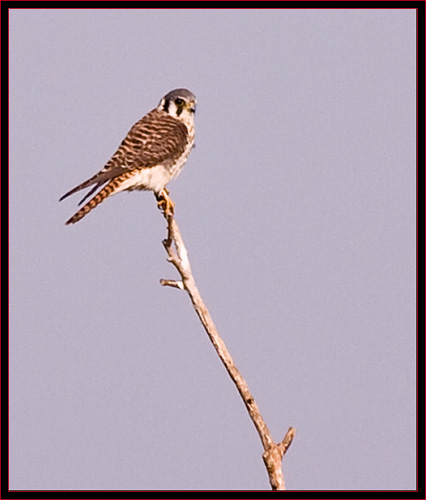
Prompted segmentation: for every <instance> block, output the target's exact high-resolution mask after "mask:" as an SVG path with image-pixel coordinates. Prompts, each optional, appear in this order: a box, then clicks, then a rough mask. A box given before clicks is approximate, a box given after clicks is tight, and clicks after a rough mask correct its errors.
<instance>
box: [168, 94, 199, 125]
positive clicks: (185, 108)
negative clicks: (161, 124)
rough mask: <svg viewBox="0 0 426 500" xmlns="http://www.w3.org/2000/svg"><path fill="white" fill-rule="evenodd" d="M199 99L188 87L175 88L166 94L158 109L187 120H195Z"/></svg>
mask: <svg viewBox="0 0 426 500" xmlns="http://www.w3.org/2000/svg"><path fill="white" fill-rule="evenodd" d="M196 104H197V99H196V97H195V95H194V94H193V93H192V92H190V91H189V90H186V89H175V90H172V91H171V92H169V93H168V94H166V95H165V96H164V97H163V98H162V99H161V101H160V103H159V105H158V109H159V110H161V111H165V112H166V113H168V114H169V115H171V116H173V117H174V118H177V119H179V120H182V121H185V122H192V121H193V120H194V114H195V107H196Z"/></svg>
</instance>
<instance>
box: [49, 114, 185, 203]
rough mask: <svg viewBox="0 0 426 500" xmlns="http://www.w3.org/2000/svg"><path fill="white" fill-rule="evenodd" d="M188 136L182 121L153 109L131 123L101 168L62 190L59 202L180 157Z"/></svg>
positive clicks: (92, 191)
mask: <svg viewBox="0 0 426 500" xmlns="http://www.w3.org/2000/svg"><path fill="white" fill-rule="evenodd" d="M187 136H188V129H187V128H186V126H185V125H184V124H183V123H182V122H180V121H179V120H177V119H176V118H173V117H171V116H169V115H168V114H167V113H165V112H164V111H159V110H157V109H154V110H152V111H151V112H149V113H148V114H147V115H145V116H144V117H143V118H142V119H141V120H139V121H138V122H136V123H135V124H134V125H133V127H132V128H131V129H130V131H129V133H128V134H127V135H126V137H125V138H124V139H123V141H122V143H121V144H120V146H119V147H118V149H117V151H116V152H115V153H114V155H113V156H112V157H111V159H110V160H109V161H108V162H107V163H106V165H105V166H104V168H103V169H102V170H100V171H99V172H98V173H97V174H95V175H94V176H93V177H91V178H90V179H88V180H87V181H85V182H83V183H81V184H79V185H78V186H76V187H75V188H73V189H71V191H68V192H67V193H65V194H64V195H63V196H62V197H61V198H60V199H59V201H62V200H63V199H65V198H67V197H68V196H70V195H72V194H74V193H76V192H77V191H80V190H81V189H84V188H86V187H89V186H91V185H93V184H96V186H95V187H94V188H93V189H92V190H91V191H90V193H89V194H88V195H87V196H89V195H90V194H92V193H94V192H95V191H96V189H97V188H98V187H100V186H102V185H103V184H105V182H107V181H109V180H111V179H113V178H114V177H117V176H118V175H121V174H123V173H124V172H128V171H129V170H133V169H135V168H142V167H143V168H150V167H154V166H155V165H158V164H161V163H165V162H167V161H168V160H172V159H173V158H175V157H179V156H180V155H181V154H183V152H184V150H185V147H186V144H187ZM87 196H86V197H87ZM86 197H84V198H83V200H81V202H80V203H82V202H83V201H84V200H85V199H86Z"/></svg>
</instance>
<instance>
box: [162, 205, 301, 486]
mask: <svg viewBox="0 0 426 500" xmlns="http://www.w3.org/2000/svg"><path fill="white" fill-rule="evenodd" d="M163 215H164V218H165V219H166V221H167V229H168V234H167V239H166V240H164V241H163V245H164V248H165V249H166V252H167V255H168V259H167V260H168V261H169V262H170V263H171V264H173V265H174V266H175V268H176V269H177V271H178V273H179V274H180V276H181V278H182V280H181V281H175V280H164V279H163V280H161V281H160V283H161V285H163V286H171V287H174V288H179V289H180V290H185V291H186V292H187V293H188V295H189V297H190V299H191V302H192V305H193V306H194V309H195V312H196V313H197V315H198V317H199V318H200V321H201V323H202V325H203V327H204V329H205V330H206V332H207V335H208V336H209V338H210V340H211V342H212V344H213V346H214V348H215V349H216V352H217V354H218V355H219V358H220V360H221V361H222V363H223V364H224V366H225V368H226V371H227V372H228V373H229V375H230V377H231V379H232V381H233V382H234V384H235V386H236V387H237V390H238V392H239V393H240V395H241V397H242V399H243V401H244V404H245V406H246V408H247V411H248V412H249V415H250V418H251V420H252V421H253V424H254V426H255V427H256V430H257V432H258V434H259V437H260V440H261V442H262V446H263V449H264V450H265V451H264V453H263V455H262V457H263V461H264V463H265V466H266V469H267V471H268V476H269V482H270V484H271V487H272V489H273V490H285V482H284V477H283V473H282V466H281V462H282V459H283V456H284V454H285V453H286V451H287V450H288V448H289V446H290V445H291V443H292V441H293V438H294V435H295V433H296V430H295V429H294V428H293V427H290V428H289V429H288V431H287V433H286V435H285V437H284V439H283V440H282V441H281V442H280V443H278V444H276V443H275V442H274V440H273V439H272V436H271V433H270V431H269V429H268V427H267V425H266V423H265V421H264V420H263V417H262V415H261V414H260V411H259V407H258V406H257V404H256V402H255V400H254V397H253V395H252V394H251V392H250V390H249V387H248V385H247V382H246V381H245V380H244V378H243V376H242V375H241V373H240V372H239V371H238V369H237V367H236V366H235V363H234V360H233V359H232V356H231V354H230V353H229V351H228V349H227V347H226V345H225V343H224V342H223V340H222V339H221V337H220V336H219V333H218V331H217V329H216V326H215V324H214V322H213V319H212V317H211V316H210V313H209V311H208V309H207V307H206V305H205V303H204V301H203V299H202V297H201V295H200V292H199V290H198V288H197V285H196V284H195V280H194V276H193V274H192V271H191V265H190V262H189V259H188V252H187V250H186V247H185V244H184V242H183V239H182V235H181V233H180V230H179V227H178V225H177V223H176V220H175V218H174V215H173V213H171V212H164V211H163Z"/></svg>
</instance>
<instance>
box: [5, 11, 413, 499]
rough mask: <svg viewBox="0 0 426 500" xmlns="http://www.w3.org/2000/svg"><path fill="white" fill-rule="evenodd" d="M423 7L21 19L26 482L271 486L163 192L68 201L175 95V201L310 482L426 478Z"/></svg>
mask: <svg viewBox="0 0 426 500" xmlns="http://www.w3.org/2000/svg"><path fill="white" fill-rule="evenodd" d="M415 22H416V14H415V11H414V10H409V9H406V10H403V9H399V10H396V9H395V10H362V9H361V10H349V9H348V10H330V9H328V10H270V9H263V10H254V9H253V10H220V9H218V10H208V9H203V10H201V9H200V10H195V9H186V10H172V9H162V10H157V9H150V10H139V9H132V10H111V9H104V10H78V9H77V10H53V9H52V10H51V9H46V10H32V9H27V10H13V11H11V13H10V135H11V139H10V167H9V169H10V390H11V395H10V487H11V488H12V489H30V490H31V489H45V490H49V489H89V490H90V489H118V490H121V489H123V490H126V489H137V490H140V489H141V490H143V489H153V490H157V489H189V490H191V489H219V490H220V489H242V490H245V489H258V490H259V489H269V483H268V479H267V475H266V471H265V468H264V465H263V461H262V458H261V453H262V447H261V444H260V441H259V438H258V436H257V434H256V432H255V430H254V427H253V425H252V423H251V421H250V420H249V418H248V415H247V412H246V410H245V408H244V406H243V403H242V401H241V400H240V398H239V396H238V394H237V392H236V390H235V388H234V386H233V384H232V382H231V381H230V379H229V378H228V376H227V374H226V372H225V370H224V368H223V366H222V365H221V363H220V361H219V359H218V358H217V356H216V354H215V352H214V350H213V348H212V346H211V345H210V343H209V341H208V338H207V336H206V334H205V333H204V330H203V329H202V327H201V325H200V323H199V322H198V320H197V317H196V315H195V313H194V311H193V310H192V308H191V305H190V302H189V299H188V297H187V296H186V295H185V294H184V293H182V292H180V291H178V290H175V289H171V288H162V287H161V286H160V285H159V280H160V278H169V279H172V278H175V277H176V272H175V270H174V268H172V266H171V265H170V264H168V263H167V262H166V259H165V257H166V254H165V252H164V249H163V247H162V244H161V241H162V239H163V238H164V237H165V236H166V232H165V223H164V220H163V218H162V217H161V215H160V213H159V212H158V210H157V208H156V203H155V199H154V197H153V195H152V194H151V193H141V192H135V193H122V194H120V195H117V196H115V197H112V198H111V199H108V200H107V201H106V202H105V203H103V204H102V205H100V206H99V207H98V208H97V209H96V210H94V211H93V212H92V213H91V214H89V215H88V216H87V217H86V218H85V219H84V220H82V221H81V222H79V223H78V224H77V225H75V226H72V227H68V226H67V227H66V226H65V225H64V223H65V221H66V220H67V219H68V218H69V217H70V216H71V215H72V214H73V213H74V211H75V210H76V209H77V202H78V201H79V199H80V198H81V197H80V198H79V197H78V196H74V197H72V198H69V199H67V200H66V201H64V202H62V203H61V204H59V203H58V198H59V197H60V196H61V195H62V194H64V193H65V192H66V191H68V190H69V189H71V188H72V187H74V186H75V185H77V184H79V183H80V182H82V181H84V180H85V179H87V178H88V177H90V176H91V175H93V174H94V173H96V172H97V171H98V170H99V169H100V168H102V167H103V165H104V163H106V161H107V160H108V159H109V158H110V156H111V155H112V154H113V153H114V152H115V150H116V148H117V146H118V145H119V143H120V142H121V140H122V139H123V138H124V136H125V134H126V133H127V131H128V130H129V129H130V127H131V125H132V124H133V123H134V122H136V121H137V120H139V119H140V118H141V117H142V116H143V115H144V114H145V113H146V112H148V111H150V110H151V109H152V108H154V107H155V106H156V105H157V103H158V101H159V100H160V98H161V97H162V96H163V95H164V94H165V93H166V92H168V91H169V90H171V89H173V88H176V87H186V88H188V89H190V90H191V91H192V92H194V93H195V94H196V96H197V98H198V108H197V116H196V148H195V149H194V150H193V152H192V153H191V155H190V158H189V160H188V163H187V165H186V166H185V169H184V171H183V173H182V174H181V175H180V177H179V178H178V179H176V180H175V181H173V182H172V183H171V184H170V185H169V188H170V191H171V195H172V197H173V199H174V201H175V203H176V217H177V221H178V223H179V225H180V228H181V231H182V234H183V237H184V239H185V242H186V245H187V247H188V251H189V255H190V259H191V263H192V267H193V271H194V274H195V278H196V280H197V283H198V286H199V288H200V291H201V293H202V295H203V297H204V299H205V301H206V303H207V305H208V307H209V309H210V312H211V314H212V316H213V318H214V320H215V322H216V324H217V327H218V329H219V331H220V333H221V335H222V337H223V339H224V340H225V342H226V344H227V345H228V347H229V349H230V351H231V353H232V355H233V357H234V359H235V361H236V363H237V366H238V368H239V369H240V371H241V372H242V374H243V375H244V377H245V378H246V379H247V381H248V383H249V386H250V389H251V391H252V392H253V394H254V396H255V398H256V400H257V402H258V404H259V406H260V409H261V412H262V414H263V416H264V418H265V420H266V422H267V424H268V426H269V428H270V430H271V432H272V434H273V436H274V438H275V439H276V440H277V441H279V440H281V439H282V437H283V436H284V434H285V432H286V430H287V428H288V427H289V426H290V425H292V426H294V427H296V429H297V435H296V438H295V440H294V442H293V445H292V447H291V448H290V450H289V452H288V454H287V455H286V457H285V459H284V474H285V479H286V482H287V487H288V488H289V489H292V490H310V489H316V490H317V489H327V490H335V489H366V490H370V489H414V488H415V487H416V483H415V480H416V476H415V463H416V462H415V458H416V432H415V430H416V412H415V409H416V407H415V404H416V378H415V377H416V349H415V348H416V304H415V298H416V295H415V294H416V281H415V276H416V268H415V256H416V226H415V224H416V220H415V215H416V205H415V201H416V156H415V152H416V135H415V131H416V129H415V126H416V122H415V119H416V87H415V84H416V82H415V77H416V60H415V43H416V31H415Z"/></svg>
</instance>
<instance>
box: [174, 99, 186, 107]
mask: <svg viewBox="0 0 426 500" xmlns="http://www.w3.org/2000/svg"><path fill="white" fill-rule="evenodd" d="M175 104H176V106H183V105H184V104H185V101H184V100H183V99H181V98H180V97H178V98H177V99H175Z"/></svg>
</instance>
